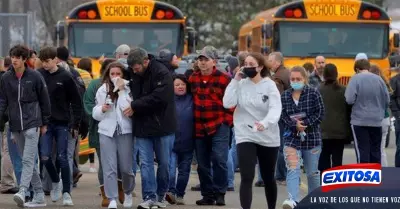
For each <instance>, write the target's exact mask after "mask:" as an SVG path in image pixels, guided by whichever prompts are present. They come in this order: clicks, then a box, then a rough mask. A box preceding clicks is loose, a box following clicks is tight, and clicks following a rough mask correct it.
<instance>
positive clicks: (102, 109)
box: [101, 104, 111, 113]
mask: <svg viewBox="0 0 400 209" xmlns="http://www.w3.org/2000/svg"><path fill="white" fill-rule="evenodd" d="M109 109H111V105H108V104H103V106H102V107H101V111H102V112H103V113H105V112H107V111H108V110H109Z"/></svg>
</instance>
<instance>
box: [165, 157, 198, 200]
mask: <svg viewBox="0 0 400 209" xmlns="http://www.w3.org/2000/svg"><path fill="white" fill-rule="evenodd" d="M192 159H193V152H177V153H176V152H172V154H171V158H170V164H169V191H170V192H172V193H173V194H175V195H176V196H178V197H183V196H184V195H185V190H186V186H187V184H188V182H189V177H190V169H191V165H192ZM177 166H178V176H176V167H177Z"/></svg>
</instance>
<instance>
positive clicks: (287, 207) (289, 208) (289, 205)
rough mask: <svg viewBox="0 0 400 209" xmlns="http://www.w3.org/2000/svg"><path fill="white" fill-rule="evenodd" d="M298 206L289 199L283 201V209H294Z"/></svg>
mask: <svg viewBox="0 0 400 209" xmlns="http://www.w3.org/2000/svg"><path fill="white" fill-rule="evenodd" d="M296 205H297V204H296V202H295V201H293V200H289V199H287V200H285V201H283V204H282V209H293V208H294V207H296Z"/></svg>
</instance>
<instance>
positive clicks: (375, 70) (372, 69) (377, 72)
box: [369, 64, 393, 94]
mask: <svg viewBox="0 0 400 209" xmlns="http://www.w3.org/2000/svg"><path fill="white" fill-rule="evenodd" d="M369 72H371V73H373V74H375V75H379V76H380V77H381V78H382V79H383V81H384V82H385V84H386V87H387V89H388V91H389V94H392V93H393V89H392V87H391V86H390V84H389V82H388V80H387V79H386V78H385V76H383V73H382V70H381V68H379V66H378V65H375V64H372V65H371V67H370V68H369Z"/></svg>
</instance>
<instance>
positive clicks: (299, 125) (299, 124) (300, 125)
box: [296, 120, 307, 132]
mask: <svg viewBox="0 0 400 209" xmlns="http://www.w3.org/2000/svg"><path fill="white" fill-rule="evenodd" d="M296 128H297V130H298V131H300V132H302V131H304V130H306V128H307V126H304V124H303V121H301V120H298V121H297V122H296Z"/></svg>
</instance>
